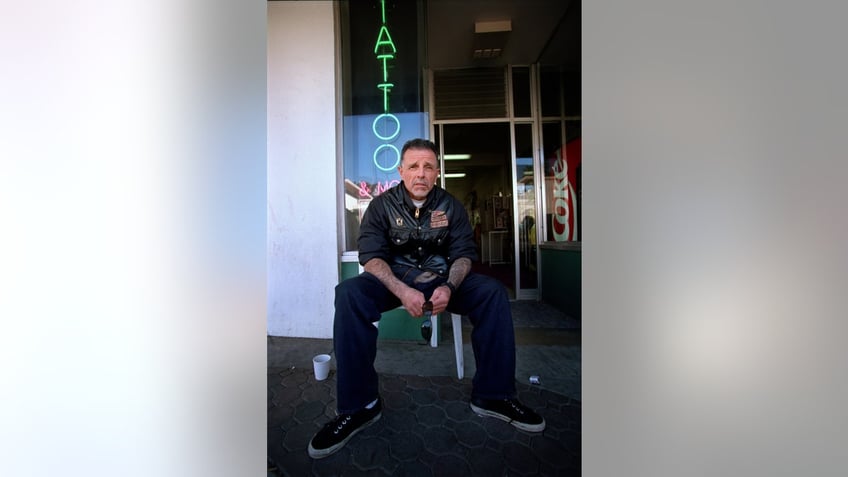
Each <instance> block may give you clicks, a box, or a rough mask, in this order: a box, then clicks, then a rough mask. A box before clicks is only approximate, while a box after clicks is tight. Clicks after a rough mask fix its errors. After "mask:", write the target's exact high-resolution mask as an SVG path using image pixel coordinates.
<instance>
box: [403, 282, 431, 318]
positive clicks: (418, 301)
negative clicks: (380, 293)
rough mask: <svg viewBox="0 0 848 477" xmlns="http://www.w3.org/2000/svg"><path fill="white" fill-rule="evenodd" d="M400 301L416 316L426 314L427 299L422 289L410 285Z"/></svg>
mask: <svg viewBox="0 0 848 477" xmlns="http://www.w3.org/2000/svg"><path fill="white" fill-rule="evenodd" d="M400 301H401V303H402V304H403V307H404V308H405V309H406V311H407V312H408V313H409V314H410V315H412V316H414V317H416V318H418V317H420V316H422V315H424V302H425V301H427V300H425V299H424V294H423V293H421V292H420V291H418V290H416V289H414V288H411V287H410V288H408V289H407V290H406V292H405V293H404V294H403V297H401V300H400Z"/></svg>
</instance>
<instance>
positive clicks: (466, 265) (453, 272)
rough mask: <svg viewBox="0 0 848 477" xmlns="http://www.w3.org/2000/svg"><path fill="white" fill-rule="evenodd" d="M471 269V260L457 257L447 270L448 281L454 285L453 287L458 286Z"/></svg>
mask: <svg viewBox="0 0 848 477" xmlns="http://www.w3.org/2000/svg"><path fill="white" fill-rule="evenodd" d="M470 271H471V260H469V259H467V258H465V257H462V258H457V259H456V261H455V262H453V265H451V267H450V271H448V282H450V284H451V285H453V286H454V288H459V284H460V283H462V281H463V280H465V276H466V275H468V272H470Z"/></svg>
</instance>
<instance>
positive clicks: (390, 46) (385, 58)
mask: <svg viewBox="0 0 848 477" xmlns="http://www.w3.org/2000/svg"><path fill="white" fill-rule="evenodd" d="M380 12H381V13H382V20H383V21H382V25H381V26H380V31H379V32H378V33H377V42H376V43H375V44H374V54H375V55H377V61H379V62H382V67H383V82H382V83H377V89H379V90H382V91H383V114H381V115H379V116H377V117H376V118H374V122H373V123H371V130H372V131H373V132H374V136H376V137H377V138H379V139H380V140H382V141H391V140H393V139H394V138H396V137H397V136H398V134H400V120H399V119H398V118H397V116H395V115H394V114H391V113H389V91H391V89H392V88H393V87H394V84H393V83H390V82H389V60H393V59H395V53H397V48H396V47H395V42H394V41H392V35H391V34H390V33H389V28H388V26H387V25H386V0H380ZM381 120H382V125H383V129H384V130H385V129H386V126H387V125H388V122H389V121H390V120H391V121H394V123H395V130H394V132H392V133H389V134H380V132H379V131H378V129H377V123H379V122H380V121H381ZM384 149H385V150H388V151H387V152H389V154H394V156H395V157H394V161H393V162H394V163H393V165H391V166H389V167H386V166H384V165H383V164H381V161H379V160H378V158H377V156H378V154H379V153H380V151H383V150H384ZM372 159H373V161H374V165H375V166H377V168H378V169H380V170H381V171H383V172H390V171H393V170H394V169H395V168H397V166H398V165H400V151H398V149H397V148H396V147H395V146H392V145H391V144H388V143H386V144H381V145H380V146H378V147H377V149H375V150H374V154H373V157H372Z"/></svg>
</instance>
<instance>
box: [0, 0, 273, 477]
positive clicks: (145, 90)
mask: <svg viewBox="0 0 848 477" xmlns="http://www.w3.org/2000/svg"><path fill="white" fill-rule="evenodd" d="M265 11H266V10H265V3H264V2H261V3H257V4H255V5H250V4H245V3H244V2H212V3H209V2H189V3H186V2H180V3H178V4H175V3H173V2H156V1H154V2H144V3H138V2H111V3H106V4H104V3H103V2H90V1H83V2H72V3H68V2H51V1H48V2H38V3H33V4H27V3H15V4H14V5H12V4H10V5H7V6H4V14H3V17H2V19H0V59H2V64H3V67H2V68H3V75H2V77H3V79H2V85H3V86H2V88H0V104H3V107H2V108H0V130H2V131H3V133H2V134H0V219H2V223H3V230H4V233H3V238H2V247H0V263H2V266H0V290H2V291H0V319H2V323H3V331H2V333H0V370H1V371H0V376H2V383H0V389H2V402H3V405H2V406H0V422H2V423H3V424H2V426H0V475H15V476H28V475H55V474H56V473H61V474H62V475H72V476H77V475H78V476H100V475H115V474H120V475H139V476H141V475H144V476H149V475H175V476H177V475H179V476H184V475H198V474H203V475H250V474H254V475H255V474H259V473H261V472H263V471H262V466H263V465H264V464H263V460H264V457H265V430H264V429H265V412H264V409H265V407H264V406H265V393H266V390H265V363H264V361H265V352H264V350H265V333H264V328H265V327H264V323H265V298H266V291H265V189H264V187H265V182H266V180H265V151H264V148H265V113H264V107H265V106H264V104H265V51H264V48H265V38H264V25H265Z"/></svg>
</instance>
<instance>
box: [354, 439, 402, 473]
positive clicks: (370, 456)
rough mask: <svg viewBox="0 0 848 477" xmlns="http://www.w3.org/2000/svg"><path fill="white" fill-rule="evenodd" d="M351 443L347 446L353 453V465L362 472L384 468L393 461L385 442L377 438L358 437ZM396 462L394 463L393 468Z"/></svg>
mask: <svg viewBox="0 0 848 477" xmlns="http://www.w3.org/2000/svg"><path fill="white" fill-rule="evenodd" d="M354 439H356V441H355V442H354V441H351V442H350V443H348V446H350V448H351V452H353V463H354V464H355V465H356V466H357V467H359V468H360V469H363V470H373V469H379V468H381V467H386V466H387V464H389V461H391V460H393V458H392V456H391V455H390V454H389V446H388V445H387V443H386V442H385V441H383V440H382V439H380V438H378V437H368V436H363V435H361V434H360V435H358V436H356V437H355V438H354ZM396 465H397V462H396V463H395V465H394V466H391V467H395V466H396Z"/></svg>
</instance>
